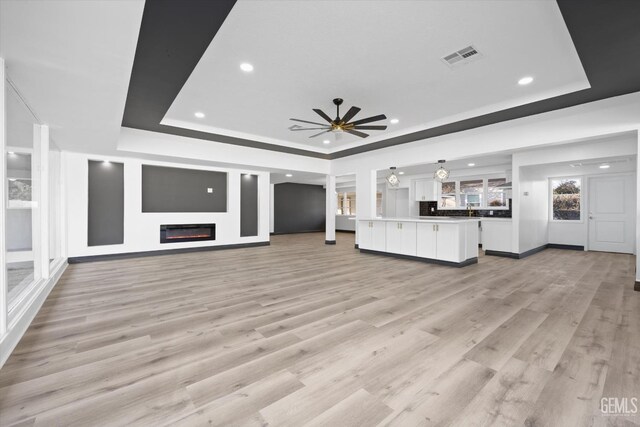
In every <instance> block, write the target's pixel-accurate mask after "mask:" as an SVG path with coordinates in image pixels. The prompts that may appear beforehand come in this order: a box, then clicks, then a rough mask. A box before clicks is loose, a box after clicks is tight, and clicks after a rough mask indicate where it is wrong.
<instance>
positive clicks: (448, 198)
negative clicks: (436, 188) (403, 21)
mask: <svg viewBox="0 0 640 427" xmlns="http://www.w3.org/2000/svg"><path fill="white" fill-rule="evenodd" d="M439 207H440V208H444V209H447V208H449V209H450V208H455V207H456V183H455V181H451V182H443V183H442V191H441V192H440V206H439Z"/></svg>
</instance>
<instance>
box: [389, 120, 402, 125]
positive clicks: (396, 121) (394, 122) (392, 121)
mask: <svg viewBox="0 0 640 427" xmlns="http://www.w3.org/2000/svg"><path fill="white" fill-rule="evenodd" d="M398 122H400V120H398V119H391V120H389V123H391V124H392V125H395V124H397V123H398Z"/></svg>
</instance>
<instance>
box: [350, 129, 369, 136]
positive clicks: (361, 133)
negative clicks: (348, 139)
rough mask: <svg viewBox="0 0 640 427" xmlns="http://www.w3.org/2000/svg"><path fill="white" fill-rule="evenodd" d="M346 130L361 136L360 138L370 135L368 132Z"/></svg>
mask: <svg viewBox="0 0 640 427" xmlns="http://www.w3.org/2000/svg"><path fill="white" fill-rule="evenodd" d="M345 132H348V133H350V134H352V135H355V136H359V137H360V138H366V137H368V136H369V134H368V133H364V132H358V131H357V130H351V129H346V130H345Z"/></svg>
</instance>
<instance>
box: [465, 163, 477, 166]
mask: <svg viewBox="0 0 640 427" xmlns="http://www.w3.org/2000/svg"><path fill="white" fill-rule="evenodd" d="M475 165H476V164H475V163H467V166H475Z"/></svg>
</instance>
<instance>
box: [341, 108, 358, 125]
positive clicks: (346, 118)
mask: <svg viewBox="0 0 640 427" xmlns="http://www.w3.org/2000/svg"><path fill="white" fill-rule="evenodd" d="M359 112H360V108H358V107H355V106H354V107H351V108H349V111H347V114H345V115H344V116H342V118H341V119H340V121H342V122H344V123H348V122H349V120H351V119H353V118H354V117H355V115H356V114H358V113H359Z"/></svg>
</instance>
